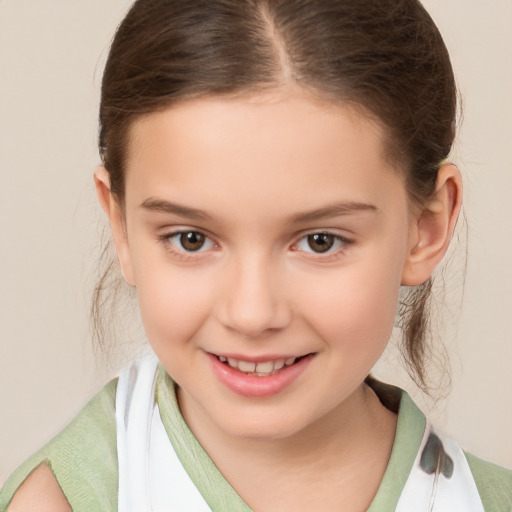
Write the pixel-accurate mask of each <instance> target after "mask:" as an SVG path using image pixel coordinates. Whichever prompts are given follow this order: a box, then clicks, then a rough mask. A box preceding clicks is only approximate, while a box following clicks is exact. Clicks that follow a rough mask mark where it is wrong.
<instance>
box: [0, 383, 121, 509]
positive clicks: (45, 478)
mask: <svg viewBox="0 0 512 512" xmlns="http://www.w3.org/2000/svg"><path fill="white" fill-rule="evenodd" d="M116 388H117V379H115V380H113V381H111V382H109V383H108V384H107V385H106V386H105V387H104V388H103V389H102V390H101V391H100V392H99V393H98V394H96V395H95V396H94V397H93V398H92V400H91V401H90V402H89V403H88V404H87V405H86V406H85V407H84V408H83V409H82V411H81V412H80V413H79V414H78V415H77V416H76V417H75V418H74V419H73V420H72V422H71V423H70V424H69V425H68V426H67V427H66V428H65V429H64V430H62V431H61V432H60V433H59V434H58V435H57V436H56V437H55V438H54V439H52V440H51V441H50V442H49V443H48V444H47V445H46V446H44V447H43V448H42V449H41V450H39V451H38V452H37V453H36V454H34V455H33V456H32V457H31V458H30V459H28V460H27V461H26V462H25V463H24V464H23V465H22V466H20V468H18V469H17V470H16V471H15V472H14V473H13V475H12V476H11V477H10V478H9V480H8V481H7V483H6V484H5V486H4V488H3V489H2V491H1V492H0V510H6V509H7V506H8V505H9V503H10V502H11V500H13V496H14V495H15V494H16V497H15V499H18V496H20V497H21V498H23V497H24V496H28V497H30V496H31V493H33V492H36V491H38V492H39V491H42V490H43V489H46V490H47V491H46V492H44V491H42V492H44V494H45V495H46V494H47V493H48V497H49V498H51V497H52V496H53V497H54V498H56V499H57V497H58V495H59V492H60V494H61V497H65V498H66V499H67V502H68V503H69V504H70V505H71V507H72V508H73V510H75V512H76V511H79V510H98V511H100V510H115V509H116V508H117V478H118V477H117V447H116V420H115V396H116ZM25 484H26V485H25ZM18 491H19V492H18ZM55 510H60V509H59V508H55ZM63 510H65V509H63Z"/></svg>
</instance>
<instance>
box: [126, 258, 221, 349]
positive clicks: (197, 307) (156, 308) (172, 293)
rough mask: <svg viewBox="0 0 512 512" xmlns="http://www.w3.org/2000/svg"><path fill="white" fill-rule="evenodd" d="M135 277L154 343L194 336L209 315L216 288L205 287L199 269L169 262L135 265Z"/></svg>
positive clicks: (182, 340)
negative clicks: (182, 266) (184, 268)
mask: <svg viewBox="0 0 512 512" xmlns="http://www.w3.org/2000/svg"><path fill="white" fill-rule="evenodd" d="M135 276H136V282H137V296H138V300H139V307H140V311H141V317H142V321H143V324H144V328H145V331H146V335H147V337H148V340H149V341H150V343H151V345H152V346H154V347H155V348H156V346H157V345H162V344H165V345H168V344H169V343H170V342H173V344H179V343H183V342H185V341H187V340H188V339H190V337H191V336H193V334H194V333H195V332H196V331H197V330H198V329H199V328H200V327H201V325H202V324H203V323H204V321H205V319H206V318H207V316H208V313H209V310H210V304H211V302H212V299H211V294H210V292H209V290H211V289H212V287H211V286H205V280H204V279H203V278H202V277H201V275H200V274H199V273H198V272H194V271H190V270H183V269H181V270H180V269H179V268H176V267H173V266H171V265H169V264H165V263H164V264H162V263H160V264H158V263H157V262H153V264H150V263H149V262H147V261H146V262H145V263H143V264H141V265H135ZM210 281H211V279H210Z"/></svg>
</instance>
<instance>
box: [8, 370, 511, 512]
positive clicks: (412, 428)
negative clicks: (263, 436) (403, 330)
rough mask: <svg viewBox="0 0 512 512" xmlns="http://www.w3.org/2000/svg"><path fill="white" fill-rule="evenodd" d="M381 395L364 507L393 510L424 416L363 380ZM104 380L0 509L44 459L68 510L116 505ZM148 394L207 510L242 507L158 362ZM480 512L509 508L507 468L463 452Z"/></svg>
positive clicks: (112, 386) (19, 475)
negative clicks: (383, 411) (390, 439)
mask: <svg viewBox="0 0 512 512" xmlns="http://www.w3.org/2000/svg"><path fill="white" fill-rule="evenodd" d="M368 383H369V384H370V385H371V386H372V387H373V388H374V389H375V391H376V392H377V394H378V395H379V397H380V398H381V401H382V402H383V403H384V404H385V405H386V406H388V407H390V408H391V409H392V410H397V409H398V410H399V415H398V423H397V431H396V435H395V442H394V444H393V448H392V452H391V457H390V460H389V463H388V467H387V469H386V472H385V474H384V477H383V479H382V482H381V484H380V486H379V489H378V491H377V494H376V495H375V498H374V499H373V501H372V504H371V505H370V507H369V509H368V512H384V511H386V512H387V511H393V510H394V509H395V508H396V505H397V502H398V500H399V498H400V494H401V492H402V489H403V487H404V485H405V482H406V481H407V478H408V476H409V473H410V471H411V468H412V465H413V463H414V459H415V457H416V454H417V452H418V449H419V446H420V444H421V439H422V437H423V433H424V429H425V417H424V416H423V414H422V413H421V411H420V410H419V409H418V408H417V407H416V405H415V404H414V403H413V401H412V400H411V398H410V397H409V395H408V394H407V393H405V392H404V391H401V390H399V389H398V388H394V387H392V386H386V385H382V384H381V383H376V382H375V381H373V382H372V381H371V380H370V381H368ZM116 387H117V380H113V381H111V382H110V383H109V384H107V386H105V387H104V388H103V389H102V390H101V391H100V392H99V393H98V394H97V395H96V396H95V397H94V398H93V399H92V400H91V401H90V402H89V404H87V406H86V407H85V408H84V409H83V410H82V412H81V413H80V414H79V415H78V416H77V417H76V418H75V419H74V420H73V421H72V422H71V423H70V424H69V425H68V426H67V427H66V428H65V429H64V430H63V431H62V432H61V433H60V434H58V435H57V436H56V437H55V438H54V439H53V440H52V441H50V443H48V444H47V445H46V446H45V447H44V448H42V449H41V450H40V451H39V452H37V453H36V454H35V455H33V456H32V457H31V458H30V459H28V460H27V461H26V462H25V463H24V464H23V465H22V466H21V467H20V468H19V469H18V470H17V471H16V472H15V473H14V474H13V475H12V476H11V477H10V478H9V480H8V481H7V483H6V484H5V486H4V488H3V489H2V491H1V492H0V512H4V511H5V510H7V506H8V504H9V502H10V500H11V499H12V496H13V495H14V493H15V492H16V490H17V489H18V487H19V486H20V485H21V484H22V483H23V481H24V480H25V479H26V478H27V476H28V475H30V473H31V472H32V471H33V470H34V469H36V468H37V467H38V466H40V465H41V464H48V466H49V467H50V468H51V469H52V471H53V473H54V475H55V478H56V479H57V482H58V483H59V485H60V487H61V489H62V491H63V492H64V495H65V496H66V498H67V499H68V501H69V503H70V505H71V507H72V509H73V511H74V512H82V511H83V512H86V511H87V512H90V511H95V512H103V511H105V512H107V511H109V512H111V511H115V510H117V489H118V472H117V446H116V423H115V393H116ZM155 389H156V391H155V393H156V399H157V402H158V405H159V409H160V415H161V417H162V421H163V424H164V426H165V429H166V431H167V434H168V436H169V439H170V441H171V443H172V445H173V447H174V450H175V451H176V454H177V455H178V458H179V459H180V461H181V462H182V464H183V466H184V468H185V470H186V471H187V473H188V474H189V476H190V478H191V479H192V481H193V482H194V484H195V485H196V487H197V488H198V490H199V491H200V493H201V495H202V496H203V497H204V499H205V501H206V502H207V503H208V505H209V506H210V508H211V509H212V510H213V511H214V512H225V511H230V512H250V511H251V509H250V507H249V506H248V505H247V504H246V503H245V502H244V501H243V499H242V498H241V497H240V496H239V495H238V494H237V493H236V491H235V490H234V489H233V488H232V487H231V485H230V484H229V483H228V482H227V481H226V479H225V478H224V477H223V476H222V474H221V473H220V472H219V470H218V469H217V467H216V466H215V465H214V463H213V462H212V460H211V459H210V458H209V457H208V455H207V453H206V452H205V451H204V449H203V448H202V446H201V445H200V444H199V442H198V441H197V439H196V438H195V437H194V435H193V434H192V432H191V431H190V429H189V427H188V425H187V424H186V423H185V420H184V419H183V417H182V415H181V414H180V411H179V408H178V404H177V399H176V394H175V390H174V384H173V382H172V380H171V379H170V377H169V376H168V375H167V373H166V372H165V370H164V369H163V367H162V366H161V365H160V366H159V368H158V373H157V380H156V388H155ZM466 457H467V459H468V462H469V466H470V468H471V471H472V473H473V475H474V477H475V481H476V484H477V487H478V491H479V493H480V495H481V498H482V502H483V504H484V508H485V511H486V512H507V511H508V512H512V471H509V470H507V469H504V468H501V467H499V466H495V465H494V464H490V463H488V462H484V461H482V460H480V459H478V458H476V457H474V456H473V455H470V454H466Z"/></svg>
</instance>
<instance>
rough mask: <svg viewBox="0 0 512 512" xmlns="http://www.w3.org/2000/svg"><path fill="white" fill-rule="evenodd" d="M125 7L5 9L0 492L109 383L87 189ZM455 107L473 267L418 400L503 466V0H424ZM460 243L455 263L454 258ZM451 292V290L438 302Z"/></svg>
mask: <svg viewBox="0 0 512 512" xmlns="http://www.w3.org/2000/svg"><path fill="white" fill-rule="evenodd" d="M129 3H130V2H129V1H128V0H74V1H69V0H45V1H44V2H38V1H34V0H0V411H1V418H0V484H2V483H3V481H4V480H5V479H6V478H7V476H8V475H9V474H10V473H11V472H12V470H13V469H14V468H15V467H16V466H17V465H19V464H20V463H21V462H22V461H23V460H24V459H25V458H26V457H27V456H28V455H29V454H31V453H32V452H34V451H35V450H36V449H37V448H38V447H40V446H42V444H44V443H45V442H46V441H47V440H48V439H49V438H50V437H51V436H53V435H54V434H56V433H57V432H58V431H59V430H60V429H61V428H62V427H63V426H64V425H65V424H66V423H67V422H68V421H69V420H70V419H71V418H72V417H73V416H74V415H75V414H76V413H77V412H78V411H79V410H80V409H81V407H82V406H83V405H84V404H85V403H86V401H87V400H88V398H90V397H91V396H92V394H93V393H94V392H95V391H96V390H99V389H100V388H101V387H102V385H103V384H104V383H105V382H106V381H107V380H108V379H109V378H110V377H112V376H113V375H115V373H116V371H117V368H118V366H119V365H120V364H121V360H122V359H123V357H122V356H121V355H119V354H122V353H123V352H122V350H121V351H120V352H119V353H118V354H117V355H115V356H114V357H113V359H112V366H111V367H109V366H108V365H106V364H105V362H104V360H103V359H102V357H101V356H99V357H98V358H95V356H94V353H93V350H92V345H91V341H90V331H89V322H88V307H89V306H88V304H89V297H90V294H91V290H92V287H93V285H94V280H95V272H94V265H95V261H96V259H97V257H98V254H99V249H100V242H99V236H98V232H99V231H101V229H102V226H104V222H103V221H102V220H101V219H102V217H101V212H100V209H99V207H98V205H97V201H96V198H95V196H94V191H93V182H92V173H93V171H94V168H95V166H96V165H97V164H98V162H99V158H98V154H97V149H96V146H95V144H96V137H97V127H96V121H97V107H98V96H99V83H100V80H101V72H102V67H103V63H104V60H105V54H106V51H107V48H108V44H109V41H110V39H111V37H112V35H113V32H114V29H115V27H116V26H117V24H118V23H119V21H120V20H121V18H122V15H123V13H124V12H125V10H126V9H127V7H128V5H129ZM425 5H426V7H427V9H428V10H429V11H430V12H431V14H432V16H433V18H434V19H435V20H436V22H437V23H438V25H439V27H440V29H441V32H442V33H443V35H444V38H445V41H446V44H447V46H448V48H449V50H450V52H451V55H452V60H453V64H454V68H455V72H456V75H457V80H458V84H459V86H460V89H461V92H462V96H463V99H464V123H463V128H462V130H461V132H460V136H459V142H458V144H457V147H456V150H455V152H454V156H453V159H454V161H455V162H456V163H458V164H459V166H460V168H461V170H462V173H463V175H464V181H465V209H466V214H467V217H468V226H469V228H468V266H467V275H466V280H465V290H464V298H463V307H462V311H461V313H460V315H459V319H458V324H457V323H456V318H457V315H456V314H455V313H454V310H456V309H457V302H458V301H459V298H458V297H459V291H460V288H461V284H460V283H461V282H462V280H461V276H462V273H463V267H464V258H463V257H460V255H459V256H458V257H455V258H454V263H453V264H452V266H451V268H450V269H449V271H450V275H452V276H453V277H452V279H448V286H449V287H450V286H453V287H454V288H455V290H451V291H454V293H453V294H452V295H453V296H454V297H455V299H454V300H453V305H450V304H449V306H450V308H452V309H451V310H449V312H448V322H447V324H448V325H447V326H446V328H445V329H444V331H443V332H445V336H446V338H447V339H446V345H447V346H448V349H449V351H450V354H451V360H452V372H453V381H454V384H453V390H452V392H451V394H450V395H449V396H448V397H447V398H446V399H442V400H440V401H438V402H437V403H432V402H431V401H428V400H424V399H423V398H422V396H421V393H419V392H418V391H417V390H415V388H414V386H413V385H412V384H411V382H410V381H409V380H408V379H407V377H406V376H405V372H403V371H402V370H400V369H399V366H398V365H397V363H396V359H397V357H396V354H395V353H394V352H393V351H391V352H390V353H389V354H388V355H387V358H386V362H385V364H381V365H379V368H378V369H377V374H378V375H379V376H381V377H383V378H385V379H387V380H389V381H391V382H396V383H399V384H400V385H402V386H404V387H405V388H406V389H408V390H410V392H411V394H413V396H414V397H415V398H416V399H417V400H418V401H419V403H420V404H422V406H423V408H424V409H425V410H426V411H427V412H428V411H430V414H431V415H432V417H433V418H435V420H436V421H437V423H438V424H440V425H441V426H442V427H443V428H444V429H445V430H446V431H447V432H448V433H449V434H451V435H453V436H454V437H455V438H456V439H457V440H458V441H459V442H461V444H462V445H463V446H464V447H465V448H467V449H468V450H470V451H472V452H474V453H475V454H477V455H479V456H481V457H483V458H486V459H490V460H493V461H495V462H497V463H500V464H502V465H505V466H508V467H510V468H512V442H511V441H510V432H512V407H511V405H512V403H511V402H512V400H511V398H510V397H511V391H512V389H511V384H510V375H511V372H512V321H511V316H512V311H511V302H512V291H511V290H512V264H511V263H512V201H511V191H512V169H511V167H512V143H511V141H512V102H511V100H510V91H511V90H512V60H511V58H510V55H512V39H511V38H510V33H511V28H512V27H511V25H512V2H510V1H509V0H494V1H493V2H482V1H481V0H467V1H464V2H461V1H460V0H428V1H426V2H425ZM464 250H465V249H464V244H460V243H459V253H463V252H464ZM449 295H450V294H449Z"/></svg>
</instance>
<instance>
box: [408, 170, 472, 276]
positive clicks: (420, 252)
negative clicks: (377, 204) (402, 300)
mask: <svg viewBox="0 0 512 512" xmlns="http://www.w3.org/2000/svg"><path fill="white" fill-rule="evenodd" d="M461 204H462V178H461V175H460V172H459V170H458V169H457V167H455V166H454V165H451V164H445V165H442V166H441V168H440V169H439V172H438V176H437V182H436V189H435V192H434V194H433V196H432V198H431V200H430V201H429V202H428V204H427V205H426V206H425V207H424V208H423V210H422V211H421V212H420V214H419V215H418V216H417V217H416V219H415V221H414V225H413V226H412V228H411V239H410V248H409V251H408V255H407V259H406V262H405V266H404V270H403V274H402V284H403V285H407V286H415V285H419V284H422V283H424V282H425V281H427V279H429V277H430V276H431V275H432V273H433V271H434V269H435V268H436V266H437V265H438V264H439V263H440V261H441V260H442V258H443V256H444V255H445V253H446V251H447V249H448V246H449V244H450V240H451V238H452V235H453V231H454V229H455V225H456V223H457V218H458V215H459V211H460V208H461Z"/></svg>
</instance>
